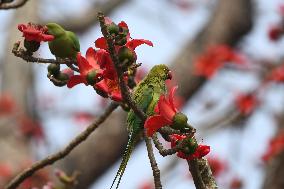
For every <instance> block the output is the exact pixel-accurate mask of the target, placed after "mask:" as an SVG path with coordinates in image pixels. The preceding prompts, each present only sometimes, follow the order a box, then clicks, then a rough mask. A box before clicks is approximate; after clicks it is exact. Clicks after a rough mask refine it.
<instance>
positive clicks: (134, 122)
mask: <svg viewBox="0 0 284 189" xmlns="http://www.w3.org/2000/svg"><path fill="white" fill-rule="evenodd" d="M141 87H142V86H141ZM143 87H144V88H143V90H137V92H138V91H139V94H137V93H134V102H135V103H136V104H137V105H138V108H139V109H140V110H142V111H143V112H145V113H146V111H147V109H148V107H149V105H150V104H151V102H152V100H153V93H154V90H153V87H152V86H143ZM140 91H141V92H140ZM127 123H128V124H127V130H128V133H137V131H140V130H141V124H142V121H141V119H139V118H138V117H137V116H136V115H135V113H134V112H133V110H130V112H129V113H128V116H127Z"/></svg>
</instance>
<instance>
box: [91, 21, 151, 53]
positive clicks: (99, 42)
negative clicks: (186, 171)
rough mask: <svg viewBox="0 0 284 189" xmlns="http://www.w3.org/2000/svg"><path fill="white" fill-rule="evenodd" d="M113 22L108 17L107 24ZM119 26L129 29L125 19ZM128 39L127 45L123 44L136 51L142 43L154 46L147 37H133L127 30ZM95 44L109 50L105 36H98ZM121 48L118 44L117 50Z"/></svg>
mask: <svg viewBox="0 0 284 189" xmlns="http://www.w3.org/2000/svg"><path fill="white" fill-rule="evenodd" d="M112 23H113V22H112V21H111V20H110V19H109V18H106V24H107V25H110V24H112ZM118 27H120V28H124V29H126V30H127V31H128V26H127V24H126V23H125V22H124V21H121V22H120V23H119V24H118ZM126 40H127V41H126V43H125V45H123V46H125V47H128V48H129V49H131V50H132V51H134V50H135V48H136V47H138V46H140V45H142V44H146V45H149V46H153V43H152V42H151V41H149V40H145V39H131V37H130V33H129V32H127V36H126ZM95 45H96V47H97V48H100V49H105V50H108V48H107V42H106V39H105V38H104V37H101V38H98V39H97V40H96V41H95ZM119 48H120V46H119V45H117V46H116V50H117V51H118V50H119Z"/></svg>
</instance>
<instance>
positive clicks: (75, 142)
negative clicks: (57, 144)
mask: <svg viewBox="0 0 284 189" xmlns="http://www.w3.org/2000/svg"><path fill="white" fill-rule="evenodd" d="M117 107H118V104H117V103H111V104H110V106H109V107H107V109H106V110H105V112H104V113H103V114H102V115H101V116H100V117H99V118H98V119H97V120H96V121H95V122H94V123H93V124H91V125H89V126H88V127H87V129H86V130H85V131H83V132H82V133H81V134H79V135H78V136H77V137H76V138H74V139H73V140H72V141H71V142H70V143H69V144H68V145H67V146H66V147H65V148H64V149H63V150H61V151H59V152H57V153H55V154H53V155H50V156H48V157H46V158H45V159H43V160H41V161H38V162H36V163H34V164H33V165H32V166H31V167H29V168H27V169H25V170H24V171H22V172H21V173H20V174H19V175H17V176H16V177H15V178H14V179H13V180H12V181H10V183H8V185H7V186H6V187H5V189H14V188H16V187H17V186H19V184H21V183H22V182H23V181H24V180H25V179H26V178H28V177H30V176H32V175H33V174H34V173H35V172H36V171H37V170H39V169H42V168H44V167H46V166H47V165H51V164H53V163H55V162H56V161H58V160H60V159H62V158H64V157H65V156H67V155H68V154H69V153H70V152H71V151H72V150H73V149H74V148H75V147H77V146H78V145H79V144H81V143H82V142H83V141H84V140H86V139H87V138H88V136H90V134H92V133H93V131H94V130H95V129H97V128H98V126H99V125H100V124H102V123H103V122H104V121H105V120H106V119H107V118H108V116H109V115H110V114H111V113H112V112H113V111H114V110H115V109H116V108H117Z"/></svg>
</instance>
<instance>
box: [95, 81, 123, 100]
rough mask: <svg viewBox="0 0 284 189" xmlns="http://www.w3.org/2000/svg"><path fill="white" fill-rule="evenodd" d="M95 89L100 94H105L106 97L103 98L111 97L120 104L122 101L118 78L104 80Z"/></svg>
mask: <svg viewBox="0 0 284 189" xmlns="http://www.w3.org/2000/svg"><path fill="white" fill-rule="evenodd" d="M126 80H127V78H126ZM94 88H95V89H96V91H97V92H98V93H99V94H101V93H103V94H104V95H102V96H107V97H110V98H111V99H112V100H114V101H118V102H119V101H121V100H122V95H121V91H120V87H119V81H118V78H117V79H114V80H112V79H108V78H103V80H101V81H100V82H98V83H96V84H95V86H94Z"/></svg>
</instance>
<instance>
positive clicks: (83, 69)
mask: <svg viewBox="0 0 284 189" xmlns="http://www.w3.org/2000/svg"><path fill="white" fill-rule="evenodd" d="M77 63H78V67H79V70H80V74H81V75H87V74H88V72H89V71H91V70H92V69H93V67H92V66H91V65H90V64H89V62H88V61H87V60H86V59H85V58H84V57H83V56H82V55H81V53H78V54H77Z"/></svg>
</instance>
